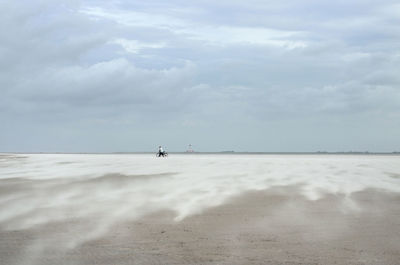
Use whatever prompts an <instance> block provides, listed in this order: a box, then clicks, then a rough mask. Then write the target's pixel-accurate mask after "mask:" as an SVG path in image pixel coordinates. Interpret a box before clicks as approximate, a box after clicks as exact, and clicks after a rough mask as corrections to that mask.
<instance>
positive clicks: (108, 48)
mask: <svg viewBox="0 0 400 265" xmlns="http://www.w3.org/2000/svg"><path fill="white" fill-rule="evenodd" d="M0 12H1V15H0V93H1V94H0V95H1V97H0V152H140V151H154V152H156V151H157V149H158V146H159V145H162V146H163V147H165V148H166V149H167V150H168V151H185V150H186V149H187V147H188V145H189V144H192V146H193V149H194V150H195V151H227V150H234V151H257V152H262V151H264V152H291V151H293V152H313V151H332V152H333V151H375V152H392V151H399V150H400V4H399V2H398V1H396V0H393V1H392V0H379V1H378V0H363V1H359V0H354V1H344V0H338V1H328V0H302V1H277V0H273V1H272V0H247V1H237V0H230V1H227V0H220V1H210V0H201V1H187V0H185V1H183V0H171V1H160V0H159V1H156V0H149V1H127V0H121V1H94V0H89V1H78V0H73V1H62V0H60V1H50V0H35V1H31V0H30V1H28V0H21V1H12V0H6V1H5V0H0Z"/></svg>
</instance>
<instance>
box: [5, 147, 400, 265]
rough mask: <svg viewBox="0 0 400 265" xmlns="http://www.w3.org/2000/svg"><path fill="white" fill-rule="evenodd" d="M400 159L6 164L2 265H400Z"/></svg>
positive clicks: (13, 159) (20, 160)
mask: <svg viewBox="0 0 400 265" xmlns="http://www.w3.org/2000/svg"><path fill="white" fill-rule="evenodd" d="M399 227H400V157H399V156H394V155H393V156H391V155H387V156H385V155H171V156H170V157H168V158H165V159H164V158H155V157H154V156H153V155H148V154H141V155H138V154H132V155H75V154H64V155H63V154H36V155H35V154H26V155H20V154H19V155H12V154H11V155H10V154H3V155H0V257H1V258H0V264H7V265H13V264H399V262H398V261H399V260H400V229H399Z"/></svg>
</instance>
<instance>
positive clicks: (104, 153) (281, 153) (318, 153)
mask: <svg viewBox="0 0 400 265" xmlns="http://www.w3.org/2000/svg"><path fill="white" fill-rule="evenodd" d="M155 153H156V151H154V152H0V155H7V154H82V155H83V154H87V155H89V154H92V155H127V154H155ZM168 153H169V154H183V155H400V152H397V151H395V152H234V151H221V152H168Z"/></svg>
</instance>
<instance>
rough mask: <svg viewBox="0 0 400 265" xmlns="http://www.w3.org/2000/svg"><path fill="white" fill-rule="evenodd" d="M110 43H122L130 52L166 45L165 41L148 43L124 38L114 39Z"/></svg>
mask: <svg viewBox="0 0 400 265" xmlns="http://www.w3.org/2000/svg"><path fill="white" fill-rule="evenodd" d="M109 43H111V44H118V45H121V46H122V48H124V49H125V51H127V52H130V53H139V52H140V50H142V49H160V48H164V47H166V44H165V43H164V42H158V43H148V42H142V41H138V40H128V39H123V38H118V39H115V40H112V41H110V42H109Z"/></svg>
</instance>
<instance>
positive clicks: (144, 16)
mask: <svg viewBox="0 0 400 265" xmlns="http://www.w3.org/2000/svg"><path fill="white" fill-rule="evenodd" d="M81 12H82V13H84V14H87V15H89V16H90V17H93V18H97V19H109V20H112V21H115V22H116V23H119V24H122V25H124V26H129V27H152V28H156V29H164V30H169V31H171V32H173V33H174V34H176V35H178V36H179V37H181V38H184V39H185V38H186V39H190V40H198V41H202V42H205V43H207V44H210V45H218V46H226V45H230V44H247V45H249V44H250V45H268V46H276V47H281V48H287V49H294V48H304V47H307V42H306V40H305V39H302V36H303V35H305V32H298V31H285V30H278V29H271V28H265V27H264V28H263V27H244V26H236V27H235V26H215V25H207V23H196V22H193V21H187V20H182V19H177V18H173V17H170V16H166V15H160V14H153V13H152V14H150V13H145V12H137V11H121V10H112V11H109V10H107V11H106V10H104V9H102V8H99V7H87V8H84V9H82V10H81ZM118 43H119V44H121V45H123V46H124V47H126V49H127V50H128V51H131V52H137V51H138V50H139V49H140V48H142V47H145V46H144V45H146V44H144V43H143V44H141V43H138V42H137V41H136V42H135V41H131V42H130V43H128V42H127V41H125V40H123V41H118ZM149 45H151V44H149ZM155 45H156V47H157V48H160V47H161V46H162V45H161V44H155ZM147 47H150V46H147ZM150 48H151V47H150Z"/></svg>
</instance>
